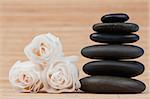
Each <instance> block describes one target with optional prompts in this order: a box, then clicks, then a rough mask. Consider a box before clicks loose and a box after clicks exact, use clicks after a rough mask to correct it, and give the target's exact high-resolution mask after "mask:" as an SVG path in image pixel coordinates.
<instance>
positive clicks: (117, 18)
mask: <svg viewBox="0 0 150 99" xmlns="http://www.w3.org/2000/svg"><path fill="white" fill-rule="evenodd" d="M127 20H129V16H128V15H127V14H124V13H115V14H106V15H104V16H103V17H102V18H101V21H102V22H103V23H115V22H125V21H127Z"/></svg>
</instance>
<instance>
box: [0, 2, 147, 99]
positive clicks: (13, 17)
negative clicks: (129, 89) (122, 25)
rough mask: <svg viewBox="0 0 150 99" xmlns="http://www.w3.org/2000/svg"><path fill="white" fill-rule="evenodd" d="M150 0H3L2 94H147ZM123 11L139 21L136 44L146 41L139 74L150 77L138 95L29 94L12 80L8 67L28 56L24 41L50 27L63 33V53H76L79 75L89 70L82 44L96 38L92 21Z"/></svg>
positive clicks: (90, 98)
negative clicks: (14, 86) (15, 86)
mask: <svg viewBox="0 0 150 99" xmlns="http://www.w3.org/2000/svg"><path fill="white" fill-rule="evenodd" d="M148 1H149V0H13V1H12V0H1V1H0V98H1V99H9V98H10V99H12V98H14V99H19V98H22V99H24V98H25V99H27V98H30V99H31V98H35V99H42V98H43V99H49V98H52V99H55V98H56V99H63V98H64V99H69V98H70V97H71V98H72V99H79V98H81V99H99V98H102V99H130V98H131V99H132V98H137V99H148V98H149V80H150V76H148V75H149V72H150V70H149V69H148V64H149V60H148V55H149V51H150V50H149V49H148V39H149V38H148V34H149V33H148V30H149V28H148V21H149V15H148V12H149V9H148ZM116 12H123V13H127V14H128V15H129V16H130V19H129V22H134V23H137V24H139V26H140V30H139V31H138V32H137V34H138V35H140V40H139V41H138V42H136V43H134V44H135V45H138V46H140V47H143V48H144V50H145V54H144V56H142V57H140V58H138V59H136V60H138V61H140V62H142V63H143V64H144V65H145V68H146V69H145V72H144V73H143V74H142V75H140V76H138V77H136V78H137V79H139V80H142V81H144V82H145V83H146V85H147V89H146V91H145V92H144V93H143V94H138V95H132V94H130V95H128V94H127V95H117V94H114V95H104V94H85V93H71V94H45V93H40V94H25V93H17V92H16V91H15V90H13V89H12V87H11V86H10V84H9V82H8V71H9V69H10V67H11V66H12V64H14V63H15V61H17V60H27V58H26V56H25V55H24V53H23V49H24V47H25V46H26V45H27V44H28V43H29V42H30V41H31V40H32V38H33V37H34V36H36V35H38V34H42V33H48V32H51V33H53V34H55V35H56V36H58V37H60V39H61V41H62V44H63V48H64V52H65V55H78V56H79V57H80V61H79V62H78V64H77V66H78V68H79V72H80V78H82V77H85V76H87V75H86V74H84V73H83V71H82V66H83V65H84V64H85V63H87V62H88V61H90V60H89V59H86V58H84V57H82V56H81V54H80V51H81V49H82V48H83V47H85V46H88V45H93V44H97V43H95V42H92V41H91V40H90V39H89V35H90V34H91V33H93V32H94V31H93V30H92V25H93V24H95V23H98V22H100V17H101V16H103V15H104V14H106V13H116Z"/></svg>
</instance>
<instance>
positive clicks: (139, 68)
mask: <svg viewBox="0 0 150 99" xmlns="http://www.w3.org/2000/svg"><path fill="white" fill-rule="evenodd" d="M83 71H84V72H85V73H86V74H89V75H111V76H121V77H135V76H137V75H140V74H142V73H143V72H144V65H143V64H142V63H140V62H136V61H111V60H104V61H93V62H89V63H87V64H85V65H84V66H83Z"/></svg>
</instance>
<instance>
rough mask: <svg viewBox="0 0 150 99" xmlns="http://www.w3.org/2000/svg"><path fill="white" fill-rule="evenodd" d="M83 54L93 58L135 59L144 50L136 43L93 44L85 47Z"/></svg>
mask: <svg viewBox="0 0 150 99" xmlns="http://www.w3.org/2000/svg"><path fill="white" fill-rule="evenodd" d="M81 54H82V55H83V56H84V57H87V58H91V59H111V60H112V59H134V58H138V57H140V56H142V55H143V54H144V50H143V49H142V48H140V47H138V46H134V45H93V46H88V47H85V48H83V49H82V51H81Z"/></svg>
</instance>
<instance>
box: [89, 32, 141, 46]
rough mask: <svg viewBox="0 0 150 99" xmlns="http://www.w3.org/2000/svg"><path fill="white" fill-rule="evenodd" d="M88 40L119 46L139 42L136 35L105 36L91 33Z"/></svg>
mask: <svg viewBox="0 0 150 99" xmlns="http://www.w3.org/2000/svg"><path fill="white" fill-rule="evenodd" d="M90 39H91V40H92V41H95V42H100V43H109V44H120V43H133V42H136V41H138V40H139V36H138V35H136V34H125V35H122V34H117V35H114V34H105V33H93V34H91V35H90Z"/></svg>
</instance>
